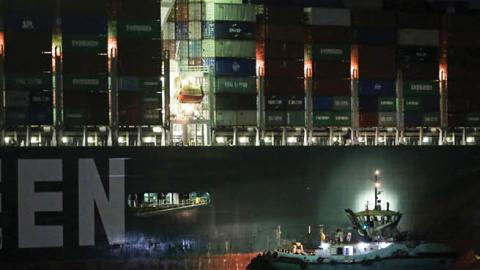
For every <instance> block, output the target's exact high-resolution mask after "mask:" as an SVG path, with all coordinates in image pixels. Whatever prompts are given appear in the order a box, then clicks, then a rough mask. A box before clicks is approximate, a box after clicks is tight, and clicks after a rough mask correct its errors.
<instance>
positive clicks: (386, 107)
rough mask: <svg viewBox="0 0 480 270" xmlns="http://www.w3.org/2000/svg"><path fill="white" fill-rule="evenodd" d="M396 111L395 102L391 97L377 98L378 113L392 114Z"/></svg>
mask: <svg viewBox="0 0 480 270" xmlns="http://www.w3.org/2000/svg"><path fill="white" fill-rule="evenodd" d="M396 110H397V101H396V98H393V97H379V98H378V111H379V112H393V111H396Z"/></svg>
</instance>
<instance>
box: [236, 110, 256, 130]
mask: <svg viewBox="0 0 480 270" xmlns="http://www.w3.org/2000/svg"><path fill="white" fill-rule="evenodd" d="M236 125H237V126H256V125H257V111H256V110H247V111H245V110H241V111H236Z"/></svg>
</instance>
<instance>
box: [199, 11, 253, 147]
mask: <svg viewBox="0 0 480 270" xmlns="http://www.w3.org/2000/svg"><path fill="white" fill-rule="evenodd" d="M214 2H215V1H213V2H211V1H207V3H206V5H205V22H204V24H203V38H204V39H203V42H202V57H203V61H204V66H207V67H209V68H210V70H211V71H212V72H213V74H214V76H213V77H212V79H211V80H210V83H211V84H214V86H213V91H214V98H213V103H214V104H213V105H214V106H213V109H214V110H215V114H214V118H215V119H214V121H215V127H216V128H217V129H218V128H227V129H230V130H232V128H234V127H256V126H257V125H258V123H257V91H256V69H255V67H256V63H255V40H254V35H255V34H254V33H255V21H256V14H255V6H253V5H249V4H241V1H239V3H231V4H217V3H214ZM210 102H212V101H210ZM234 139H235V138H234ZM233 143H235V142H233Z"/></svg>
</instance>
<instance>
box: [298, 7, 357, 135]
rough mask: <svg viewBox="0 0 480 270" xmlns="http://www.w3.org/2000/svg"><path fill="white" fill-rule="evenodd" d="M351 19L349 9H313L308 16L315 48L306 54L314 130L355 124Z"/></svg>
mask: <svg viewBox="0 0 480 270" xmlns="http://www.w3.org/2000/svg"><path fill="white" fill-rule="evenodd" d="M350 16H351V14H350V10H348V9H336V8H335V9H333V8H312V9H311V10H310V12H309V23H308V26H309V41H310V42H311V44H312V45H311V46H308V48H307V53H306V54H307V57H308V58H309V59H307V63H310V62H311V63H312V65H311V66H312V84H313V87H312V105H313V106H312V109H313V126H314V127H328V126H336V127H339V126H342V127H343V126H350V125H351V123H352V121H351V119H352V106H351V104H352V93H351V80H350V79H351V62H350V61H351V41H352V32H351V28H350V26H351V18H350ZM310 57H311V59H310ZM309 66H310V64H308V65H307V67H309ZM307 72H308V70H307Z"/></svg>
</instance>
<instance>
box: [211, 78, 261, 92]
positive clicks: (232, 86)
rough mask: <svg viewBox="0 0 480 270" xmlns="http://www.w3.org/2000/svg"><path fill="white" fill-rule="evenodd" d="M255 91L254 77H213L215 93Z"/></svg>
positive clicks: (255, 82) (255, 81)
mask: <svg viewBox="0 0 480 270" xmlns="http://www.w3.org/2000/svg"><path fill="white" fill-rule="evenodd" d="M256 92H257V80H256V79H255V78H249V77H246V78H241V77H221V78H216V79H215V93H245V94H248V93H251V94H254V93H256Z"/></svg>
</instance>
